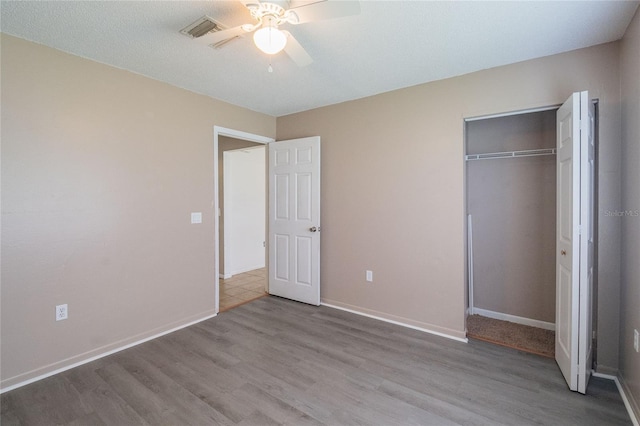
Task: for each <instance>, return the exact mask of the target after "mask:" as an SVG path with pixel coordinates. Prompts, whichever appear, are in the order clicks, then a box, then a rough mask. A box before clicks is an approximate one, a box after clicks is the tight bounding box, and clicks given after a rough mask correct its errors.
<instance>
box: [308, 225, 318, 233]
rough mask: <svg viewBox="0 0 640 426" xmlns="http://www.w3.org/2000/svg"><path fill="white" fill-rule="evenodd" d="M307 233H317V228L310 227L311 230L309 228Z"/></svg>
mask: <svg viewBox="0 0 640 426" xmlns="http://www.w3.org/2000/svg"><path fill="white" fill-rule="evenodd" d="M309 231H311V232H317V231H318V228H317V227H315V226H312V227H311V228H309Z"/></svg>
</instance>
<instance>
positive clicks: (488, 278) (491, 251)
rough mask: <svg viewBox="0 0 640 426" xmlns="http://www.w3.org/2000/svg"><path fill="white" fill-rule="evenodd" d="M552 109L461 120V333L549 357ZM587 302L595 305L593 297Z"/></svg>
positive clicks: (553, 184) (552, 248) (553, 247)
mask: <svg viewBox="0 0 640 426" xmlns="http://www.w3.org/2000/svg"><path fill="white" fill-rule="evenodd" d="M557 109H558V107H550V108H546V109H538V110H535V111H529V112H519V113H513V114H503V115H499V116H490V117H481V118H473V119H467V120H465V123H464V125H465V180H466V182H465V188H466V200H465V201H466V214H467V272H468V273H467V282H468V288H467V296H468V312H467V313H468V316H467V335H468V337H470V338H476V339H481V340H485V341H489V342H492V343H497V344H501V345H504V346H511V347H514V348H516V349H520V350H524V351H527V352H531V353H536V354H539V355H543V356H547V357H550V358H554V352H555V310H556V254H555V252H556V191H557V188H556V111H557ZM596 112H597V104H596ZM596 116H597V114H596ZM596 122H597V121H596ZM595 134H596V135H597V129H596V132H595ZM596 143H597V141H596ZM596 151H597V149H596ZM596 164H597V158H596ZM596 176H597V172H596ZM596 185H597V184H596ZM596 193H597V191H596ZM596 201H597V200H596ZM596 211H597V209H596ZM596 223H597V221H596ZM596 235H597V234H596ZM594 294H597V292H596V291H595V289H594ZM593 306H594V311H595V306H597V305H596V303H595V300H594V304H593ZM593 318H594V321H595V320H596V317H595V315H594V317H593ZM594 329H595V324H594Z"/></svg>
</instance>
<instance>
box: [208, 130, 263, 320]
mask: <svg viewBox="0 0 640 426" xmlns="http://www.w3.org/2000/svg"><path fill="white" fill-rule="evenodd" d="M220 136H227V137H230V138H234V139H240V140H245V141H249V142H255V143H261V144H265V145H266V144H268V143H271V142H274V141H275V139H274V138H270V137H267V136H261V135H256V134H253V133H247V132H243V131H241V130H235V129H229V128H226V127H221V126H213V216H214V220H213V244H214V247H215V251H216V255H215V259H214V269H213V273H214V277H215V280H214V282H215V284H214V289H215V291H214V294H215V296H214V298H215V312H216V313H218V312H220V285H219V281H220V201H219V199H218V197H219V196H220V194H219V191H218V184H219V178H218V172H219V170H218V145H219V144H218V138H219V137H220ZM265 221H266V218H265ZM265 241H267V239H266V235H265ZM267 250H268V247H267Z"/></svg>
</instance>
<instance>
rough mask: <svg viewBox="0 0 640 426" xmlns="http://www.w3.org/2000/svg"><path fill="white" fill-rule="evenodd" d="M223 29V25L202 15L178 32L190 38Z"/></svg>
mask: <svg viewBox="0 0 640 426" xmlns="http://www.w3.org/2000/svg"><path fill="white" fill-rule="evenodd" d="M224 29H225V27H224V26H222V25H220V23H218V22H216V21H215V20H214V19H213V18H210V17H208V16H203V17H202V18H200V19H198V20H197V21H196V22H194V23H192V24H190V25H188V26H186V27H184V28H183V29H181V30H180V33H181V34H184V35H186V36H188V37H191V38H198V37H202V36H203V35H205V34H207V33H210V32H216V31H222V30H224Z"/></svg>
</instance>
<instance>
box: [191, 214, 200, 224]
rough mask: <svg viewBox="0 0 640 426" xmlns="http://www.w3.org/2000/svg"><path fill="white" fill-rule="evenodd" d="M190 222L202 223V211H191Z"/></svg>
mask: <svg viewBox="0 0 640 426" xmlns="http://www.w3.org/2000/svg"><path fill="white" fill-rule="evenodd" d="M191 223H202V213H201V212H193V213H191Z"/></svg>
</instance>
